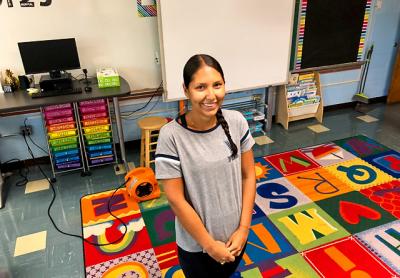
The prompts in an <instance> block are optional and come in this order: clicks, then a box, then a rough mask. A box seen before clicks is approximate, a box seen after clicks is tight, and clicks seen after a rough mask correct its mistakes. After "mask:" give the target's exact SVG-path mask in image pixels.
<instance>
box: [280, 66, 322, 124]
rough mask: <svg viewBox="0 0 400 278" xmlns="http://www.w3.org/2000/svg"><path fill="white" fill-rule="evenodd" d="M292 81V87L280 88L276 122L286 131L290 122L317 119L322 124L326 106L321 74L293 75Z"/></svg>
mask: <svg viewBox="0 0 400 278" xmlns="http://www.w3.org/2000/svg"><path fill="white" fill-rule="evenodd" d="M290 80H291V82H290V83H291V84H290V85H289V84H288V85H283V86H280V87H279V91H278V94H277V107H276V122H277V123H280V124H281V125H282V126H283V127H284V128H285V129H288V128H289V123H290V122H293V121H297V120H302V119H307V118H316V119H317V120H318V121H319V122H320V123H322V118H323V111H324V105H323V95H322V90H321V85H320V78H319V73H318V72H309V73H300V74H295V75H294V74H292V76H291V79H290ZM314 86H315V87H314Z"/></svg>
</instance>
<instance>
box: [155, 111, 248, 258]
mask: <svg viewBox="0 0 400 278" xmlns="http://www.w3.org/2000/svg"><path fill="white" fill-rule="evenodd" d="M222 113H223V115H224V118H225V120H226V121H227V123H228V126H229V132H230V134H231V138H232V140H233V142H234V143H235V144H236V146H237V147H238V156H237V157H236V158H232V157H231V155H232V151H231V147H230V144H229V141H228V138H227V136H226V135H225V132H224V130H223V128H222V126H220V125H216V126H215V127H213V128H211V129H209V130H205V131H197V130H192V129H190V128H188V127H187V126H183V125H181V124H180V123H179V122H178V121H177V120H174V121H171V122H169V123H168V124H166V125H165V126H163V127H162V129H161V130H160V134H159V138H158V142H157V150H156V159H155V160H156V162H155V163H156V178H157V179H171V178H179V177H182V178H183V181H184V188H185V198H186V200H187V201H188V202H189V204H190V205H191V206H192V207H193V208H194V210H195V211H196V212H197V214H198V215H199V217H200V219H201V220H202V222H203V224H204V226H205V228H206V229H207V231H208V232H209V233H210V234H211V236H212V237H213V238H214V239H215V240H220V241H222V242H226V241H227V240H228V239H229V237H230V236H231V235H232V233H233V232H234V231H235V230H236V229H237V227H238V226H239V223H240V216H241V211H242V172H241V155H240V154H241V153H244V152H246V151H249V150H250V149H251V148H252V146H253V145H254V139H253V137H252V136H251V133H250V130H249V126H248V124H247V121H246V119H245V118H244V117H243V115H242V114H241V113H240V112H238V111H233V110H222ZM175 230H176V241H177V244H178V246H179V247H181V248H182V249H184V250H186V251H189V252H199V251H202V248H201V246H200V245H199V244H198V243H197V242H196V241H195V240H194V239H193V238H192V236H191V235H190V234H189V233H188V232H187V231H186V230H185V229H184V228H183V226H182V225H181V224H180V223H179V220H178V219H177V218H176V219H175Z"/></svg>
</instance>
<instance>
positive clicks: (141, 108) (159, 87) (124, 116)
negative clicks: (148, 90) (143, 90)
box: [121, 81, 163, 119]
mask: <svg viewBox="0 0 400 278" xmlns="http://www.w3.org/2000/svg"><path fill="white" fill-rule="evenodd" d="M162 85H163V81H161V83H160V85H159V86H158V88H157V90H156V91H155V92H154V94H153V95H152V96H151V97H150V99H149V100H148V101H147V102H146V104H145V105H144V106H142V107H140V108H139V109H136V110H134V111H132V112H129V114H128V115H123V116H122V117H121V118H123V119H125V118H129V117H130V116H132V115H133V114H134V113H136V112H138V111H140V110H143V109H145V108H146V107H147V106H148V105H149V103H150V102H151V101H152V100H153V98H154V97H155V96H156V95H157V94H158V92H159V90H160V89H161V88H162Z"/></svg>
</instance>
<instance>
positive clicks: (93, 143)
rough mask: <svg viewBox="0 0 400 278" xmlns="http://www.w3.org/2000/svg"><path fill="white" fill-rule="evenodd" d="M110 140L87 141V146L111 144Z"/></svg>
mask: <svg viewBox="0 0 400 278" xmlns="http://www.w3.org/2000/svg"><path fill="white" fill-rule="evenodd" d="M111 142H112V138H111V137H110V138H102V139H96V140H88V141H87V144H88V145H97V144H104V143H111Z"/></svg>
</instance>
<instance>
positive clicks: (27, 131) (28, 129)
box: [20, 125, 32, 136]
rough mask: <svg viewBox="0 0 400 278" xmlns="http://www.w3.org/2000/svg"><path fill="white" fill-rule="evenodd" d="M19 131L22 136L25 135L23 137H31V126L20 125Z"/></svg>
mask: <svg viewBox="0 0 400 278" xmlns="http://www.w3.org/2000/svg"><path fill="white" fill-rule="evenodd" d="M20 131H21V134H22V135H25V136H29V135H32V126H31V125H27V126H24V125H22V126H20Z"/></svg>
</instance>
